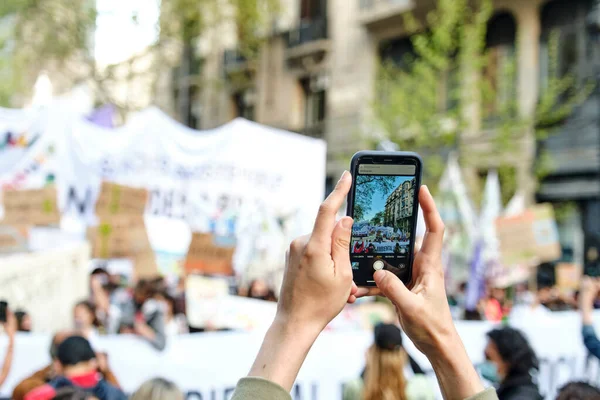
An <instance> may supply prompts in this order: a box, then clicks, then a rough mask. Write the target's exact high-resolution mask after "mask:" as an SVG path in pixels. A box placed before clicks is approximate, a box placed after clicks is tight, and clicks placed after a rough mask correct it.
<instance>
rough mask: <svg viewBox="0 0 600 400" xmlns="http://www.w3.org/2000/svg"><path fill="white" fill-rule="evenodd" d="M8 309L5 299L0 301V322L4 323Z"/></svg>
mask: <svg viewBox="0 0 600 400" xmlns="http://www.w3.org/2000/svg"><path fill="white" fill-rule="evenodd" d="M7 310H8V303H7V302H6V301H0V323H4V322H6V320H7V317H6V311H7Z"/></svg>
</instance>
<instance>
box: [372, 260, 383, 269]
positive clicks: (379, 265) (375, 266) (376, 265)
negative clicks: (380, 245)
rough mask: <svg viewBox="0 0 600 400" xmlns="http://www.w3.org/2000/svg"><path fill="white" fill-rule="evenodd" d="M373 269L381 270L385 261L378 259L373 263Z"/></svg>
mask: <svg viewBox="0 0 600 400" xmlns="http://www.w3.org/2000/svg"><path fill="white" fill-rule="evenodd" d="M373 269H374V270H375V271H379V270H380V269H383V261H381V260H377V261H375V262H374V263H373Z"/></svg>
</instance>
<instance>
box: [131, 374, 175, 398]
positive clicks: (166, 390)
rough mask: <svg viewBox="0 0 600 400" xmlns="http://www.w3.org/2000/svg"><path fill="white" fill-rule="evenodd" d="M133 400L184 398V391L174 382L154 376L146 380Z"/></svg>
mask: <svg viewBox="0 0 600 400" xmlns="http://www.w3.org/2000/svg"><path fill="white" fill-rule="evenodd" d="M131 400H183V393H182V392H181V391H180V390H179V388H178V387H177V386H176V385H175V384H174V383H173V382H171V381H168V380H166V379H163V378H154V379H151V380H149V381H146V382H144V383H143V384H142V386H140V387H139V389H138V390H136V391H135V393H134V394H133V395H132V396H131Z"/></svg>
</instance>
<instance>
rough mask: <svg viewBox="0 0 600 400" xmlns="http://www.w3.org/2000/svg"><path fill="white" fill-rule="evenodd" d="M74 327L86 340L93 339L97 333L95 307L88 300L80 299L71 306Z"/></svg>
mask: <svg viewBox="0 0 600 400" xmlns="http://www.w3.org/2000/svg"><path fill="white" fill-rule="evenodd" d="M73 321H74V325H75V329H76V330H77V331H78V332H80V333H81V335H82V336H83V337H85V338H86V339H87V340H90V341H93V340H94V339H95V338H96V337H98V335H99V333H100V332H99V328H101V326H102V325H101V324H100V321H99V320H98V316H97V315H96V307H95V306H94V305H93V304H92V303H91V302H89V301H87V300H84V301H80V302H79V303H77V304H76V305H75V307H74V308H73Z"/></svg>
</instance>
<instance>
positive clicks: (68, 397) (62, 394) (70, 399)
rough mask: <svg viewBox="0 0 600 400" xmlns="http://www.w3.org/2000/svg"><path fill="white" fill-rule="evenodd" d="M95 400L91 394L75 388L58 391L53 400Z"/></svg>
mask: <svg viewBox="0 0 600 400" xmlns="http://www.w3.org/2000/svg"><path fill="white" fill-rule="evenodd" d="M93 398H95V397H94V396H92V395H91V394H89V393H86V392H85V391H83V390H81V389H76V388H74V387H64V388H61V389H58V390H57V391H56V394H55V395H54V397H53V400H89V399H93Z"/></svg>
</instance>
